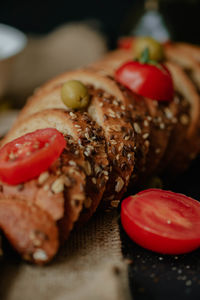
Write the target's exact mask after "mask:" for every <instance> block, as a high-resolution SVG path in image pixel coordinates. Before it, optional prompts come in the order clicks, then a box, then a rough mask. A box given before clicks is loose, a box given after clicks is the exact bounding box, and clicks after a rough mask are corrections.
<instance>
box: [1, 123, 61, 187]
mask: <svg viewBox="0 0 200 300" xmlns="http://www.w3.org/2000/svg"><path fill="white" fill-rule="evenodd" d="M65 146H66V142H65V139H64V136H63V135H62V134H61V133H60V132H59V131H58V130H56V129H54V128H47V129H40V130H36V131H35V132H32V133H28V134H26V135H24V136H22V137H20V138H17V139H15V140H13V141H12V142H10V143H8V144H6V145H4V146H3V147H2V148H1V149H0V180H2V181H3V182H6V183H8V184H13V185H14V184H19V183H22V182H25V181H28V180H30V179H33V178H35V177H37V176H39V175H40V174H41V173H42V172H44V171H46V170H47V169H48V168H49V167H50V165H51V164H52V163H53V162H54V161H55V160H56V159H57V158H58V157H59V156H60V154H61V153H62V151H63V149H64V147H65Z"/></svg>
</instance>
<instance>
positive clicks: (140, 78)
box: [115, 61, 174, 101]
mask: <svg viewBox="0 0 200 300" xmlns="http://www.w3.org/2000/svg"><path fill="white" fill-rule="evenodd" d="M115 78H116V80H117V81H118V82H119V83H121V84H122V85H124V86H125V87H127V88H129V89H130V90H131V91H132V92H134V93H136V94H139V95H141V96H143V97H147V98H150V99H154V100H158V101H171V100H172V99H173V96H174V87H173V81H172V77H171V75H170V72H169V71H168V69H167V68H166V67H165V66H164V65H160V67H157V66H154V65H150V64H142V63H140V62H138V61H129V62H126V63H125V64H123V65H122V66H121V67H120V68H119V69H118V70H117V71H116V73H115Z"/></svg>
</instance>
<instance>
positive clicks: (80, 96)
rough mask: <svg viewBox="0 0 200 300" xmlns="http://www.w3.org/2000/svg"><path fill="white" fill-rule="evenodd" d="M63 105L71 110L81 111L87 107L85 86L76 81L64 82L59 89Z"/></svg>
mask: <svg viewBox="0 0 200 300" xmlns="http://www.w3.org/2000/svg"><path fill="white" fill-rule="evenodd" d="M61 98H62V101H63V103H64V104H65V105H66V106H67V107H69V108H73V109H82V108H85V107H87V106H88V103H89V94H88V90H87V88H86V86H85V85H84V84H82V83H81V82H80V81H78V80H69V81H67V82H65V83H64V84H63V86H62V89H61Z"/></svg>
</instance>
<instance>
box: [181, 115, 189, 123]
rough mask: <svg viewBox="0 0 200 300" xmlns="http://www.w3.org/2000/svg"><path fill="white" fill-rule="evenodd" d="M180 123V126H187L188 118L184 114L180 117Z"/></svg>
mask: <svg viewBox="0 0 200 300" xmlns="http://www.w3.org/2000/svg"><path fill="white" fill-rule="evenodd" d="M180 122H181V124H182V125H187V124H188V123H189V117H188V116H187V115H186V114H183V115H181V116H180Z"/></svg>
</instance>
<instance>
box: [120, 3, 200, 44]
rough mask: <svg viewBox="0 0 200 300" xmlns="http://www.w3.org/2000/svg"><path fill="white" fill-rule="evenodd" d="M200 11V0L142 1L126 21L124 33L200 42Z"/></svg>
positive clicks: (162, 39)
mask: <svg viewBox="0 0 200 300" xmlns="http://www.w3.org/2000/svg"><path fill="white" fill-rule="evenodd" d="M199 14H200V0H145V1H144V0H142V1H141V0H139V1H137V2H136V4H134V5H133V7H132V9H131V10H130V12H129V13H128V14H127V16H126V18H125V20H124V22H123V23H122V26H121V32H120V36H127V35H134V36H135V35H137V36H138V35H148V36H153V37H154V38H156V39H158V40H160V41H162V42H163V41H167V40H175V41H176V40H178V41H187V42H191V43H196V44H200V26H199V25H200V24H199Z"/></svg>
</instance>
